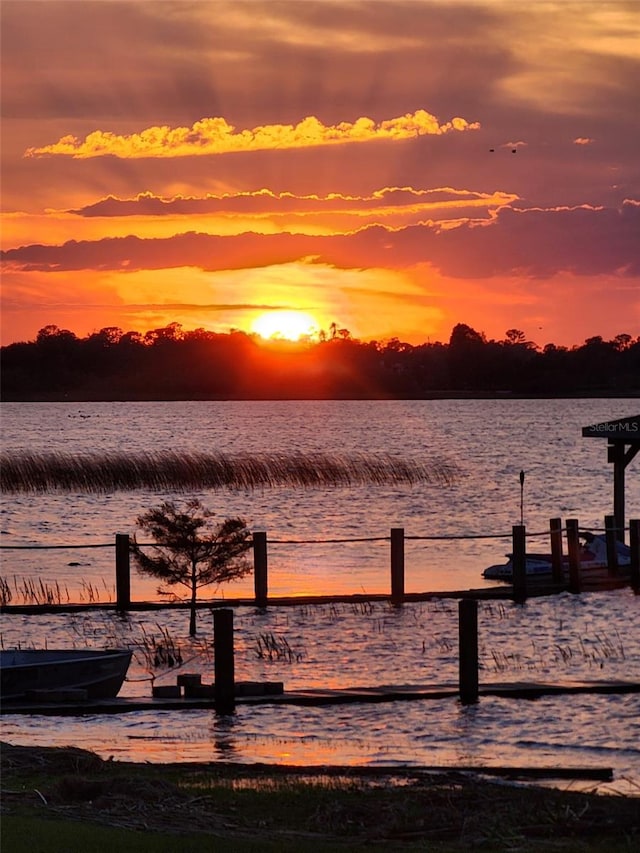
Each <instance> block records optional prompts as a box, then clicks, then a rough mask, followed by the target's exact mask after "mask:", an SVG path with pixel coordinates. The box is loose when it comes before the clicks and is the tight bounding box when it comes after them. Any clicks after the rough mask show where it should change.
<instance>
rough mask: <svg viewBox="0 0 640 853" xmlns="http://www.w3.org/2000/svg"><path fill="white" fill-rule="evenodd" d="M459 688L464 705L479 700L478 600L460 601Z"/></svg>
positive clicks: (463, 599) (467, 599) (464, 599)
mask: <svg viewBox="0 0 640 853" xmlns="http://www.w3.org/2000/svg"><path fill="white" fill-rule="evenodd" d="M458 641H459V649H458V654H459V690H460V701H461V702H462V704H463V705H471V704H473V703H474V702H477V701H478V601H477V599H475V598H461V599H460V601H459V602H458Z"/></svg>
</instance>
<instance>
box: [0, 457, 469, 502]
mask: <svg viewBox="0 0 640 853" xmlns="http://www.w3.org/2000/svg"><path fill="white" fill-rule="evenodd" d="M455 475H456V469H455V466H453V465H451V464H449V463H445V462H439V461H433V462H424V461H419V460H403V459H400V458H398V457H395V456H391V455H388V454H379V455H376V456H365V455H362V454H351V455H349V456H346V455H345V456H341V455H339V454H326V453H324V454H323V453H289V454H280V453H263V454H251V455H250V454H236V455H225V454H222V453H217V454H207V453H196V452H186V451H183V452H172V451H158V452H156V453H124V452H112V453H93V454H82V453H76V454H73V453H67V454H65V453H27V452H23V453H3V454H0V490H1V491H3V492H10V493H19V492H57V491H63V492H83V493H84V492H88V493H96V492H97V493H102V492H112V491H118V490H121V491H132V490H137V489H151V490H165V489H173V490H178V491H192V490H193V489H201V488H210V489H256V488H265V487H275V486H298V487H302V488H326V487H330V486H335V487H345V486H355V485H370V484H374V485H383V484H389V483H396V484H409V485H417V484H420V483H436V484H438V485H447V484H450V483H451V482H453V480H454V479H455Z"/></svg>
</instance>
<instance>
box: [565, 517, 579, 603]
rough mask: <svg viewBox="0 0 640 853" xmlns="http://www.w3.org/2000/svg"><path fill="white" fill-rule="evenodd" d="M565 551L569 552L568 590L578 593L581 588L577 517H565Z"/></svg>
mask: <svg viewBox="0 0 640 853" xmlns="http://www.w3.org/2000/svg"><path fill="white" fill-rule="evenodd" d="M567 552H568V554H569V592H574V593H579V592H580V590H581V588H582V578H581V577H580V538H579V536H578V519H577V518H568V519H567Z"/></svg>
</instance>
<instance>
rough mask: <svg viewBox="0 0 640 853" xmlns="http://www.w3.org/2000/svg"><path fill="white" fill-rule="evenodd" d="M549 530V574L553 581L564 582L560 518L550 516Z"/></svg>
mask: <svg viewBox="0 0 640 853" xmlns="http://www.w3.org/2000/svg"><path fill="white" fill-rule="evenodd" d="M549 532H550V535H551V574H552V578H553V582H554V583H557V584H564V582H565V580H564V569H563V566H562V560H563V554H562V519H561V518H552V519H550V520H549Z"/></svg>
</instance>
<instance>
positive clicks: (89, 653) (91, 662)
mask: <svg viewBox="0 0 640 853" xmlns="http://www.w3.org/2000/svg"><path fill="white" fill-rule="evenodd" d="M131 655H132V653H131V651H130V650H128V649H113V650H111V649H109V650H94V649H90V650H77V649H62V650H53V649H16V650H12V651H1V652H0V682H1V685H0V699H1V700H2V702H11V701H15V700H25V699H27V700H28V699H29V698H30V697H32V696H34V695H40V696H42V694H46V692H50V691H60V690H82V691H85V692H86V696H87V698H88V699H110V698H113V697H114V696H117V695H118V692H119V691H120V688H121V687H122V683H123V681H124V679H125V676H126V674H127V670H128V668H129V664H130V663H131Z"/></svg>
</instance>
